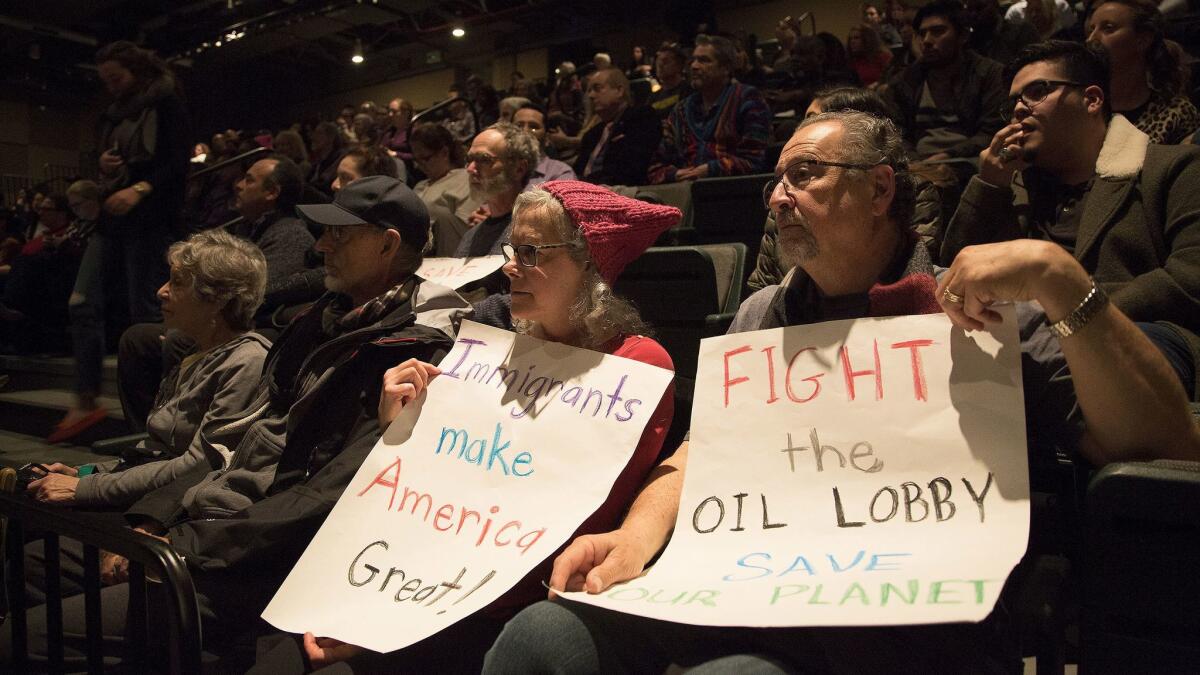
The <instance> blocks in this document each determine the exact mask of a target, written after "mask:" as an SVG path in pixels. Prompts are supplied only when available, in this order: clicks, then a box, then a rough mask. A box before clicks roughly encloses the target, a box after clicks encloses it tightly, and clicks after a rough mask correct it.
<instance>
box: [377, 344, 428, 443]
mask: <svg viewBox="0 0 1200 675" xmlns="http://www.w3.org/2000/svg"><path fill="white" fill-rule="evenodd" d="M441 372H442V371H441V369H440V368H438V367H437V366H435V365H433V364H431V363H425V362H424V361H418V360H416V359H409V360H407V361H405V362H404V363H401V364H400V365H398V366H396V367H394V368H389V369H388V370H387V372H385V373H384V374H383V389H382V391H380V392H379V428H380V429H387V428H388V426H389V425H390V424H391V423H392V420H394V419H396V416H397V415H399V414H400V411H401V410H403V409H404V406H406V405H408V404H409V403H410V402H412V401H413V399H415V398H417V397H418V396H420V395H421V392H423V391H425V387H428V386H429V381H430V380H432V379H433V378H434V377H436V376H437V375H440V374H441Z"/></svg>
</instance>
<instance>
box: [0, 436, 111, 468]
mask: <svg viewBox="0 0 1200 675" xmlns="http://www.w3.org/2000/svg"><path fill="white" fill-rule="evenodd" d="M105 459H108V457H106V456H104V455H97V454H95V453H93V452H92V451H91V449H89V448H87V447H81V446H77V445H68V444H66V443H59V444H58V445H50V444H48V443H46V439H44V438H41V437H37V436H27V435H25V434H18V433H14V432H12V431H0V467H4V466H11V467H12V468H14V469H17V468H20V467H22V466H24V465H26V464H28V463H30V462H39V463H41V464H53V463H54V462H62V463H63V464H70V465H71V466H79V465H80V464H88V463H90V462H96V461H102V460H105Z"/></svg>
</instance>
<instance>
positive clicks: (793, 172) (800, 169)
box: [763, 159, 885, 209]
mask: <svg viewBox="0 0 1200 675" xmlns="http://www.w3.org/2000/svg"><path fill="white" fill-rule="evenodd" d="M884 163H885V162H876V163H875V164H851V163H849V162H824V161H821V160H819V159H802V160H800V161H798V162H792V163H791V164H788V165H787V168H786V169H784V170H783V173H781V174H779V175H778V176H776V177H774V178H772V179H771V180H769V181H767V184H766V185H764V186H763V204H765V205H766V207H767V208H768V209H769V208H771V195H773V194H775V188H776V187H778V186H779V185H783V191H784V193H785V194H787V197H788V199H792V190H803V189H804V188H805V186H807V185H808V182H809V181H811V180H812V179H813V178H816V177H817V174H816V173H815V172H814V171H813V170H812V167H814V166H836V167H839V168H842V169H858V170H859V171H866V170H868V169H874V168H875V167H877V166H879V165H881V164H884Z"/></svg>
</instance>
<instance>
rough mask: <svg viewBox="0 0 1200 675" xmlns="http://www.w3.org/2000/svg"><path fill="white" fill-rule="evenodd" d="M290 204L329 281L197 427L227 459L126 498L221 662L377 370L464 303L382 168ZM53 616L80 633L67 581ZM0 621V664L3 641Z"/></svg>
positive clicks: (350, 436) (330, 473) (319, 495)
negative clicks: (247, 385) (233, 399)
mask: <svg viewBox="0 0 1200 675" xmlns="http://www.w3.org/2000/svg"><path fill="white" fill-rule="evenodd" d="M298 208H299V211H300V213H301V214H302V215H303V216H304V217H305V218H306V219H309V220H311V221H313V222H315V223H317V224H320V225H321V226H322V227H323V228H324V234H322V236H321V238H320V240H319V241H318V242H317V249H318V250H319V251H320V252H322V253H324V255H325V273H326V275H325V285H326V287H327V288H328V289H329V291H330V292H329V293H327V294H326V295H324V296H322V298H321V299H320V300H319V301H318V302H317V303H316V304H315V305H314V306H313V308H312V310H311V311H309V312H306V313H304V314H301V315H300V316H298V317H297V318H296V319H295V320H294V321H293V322H292V324H291V325H289V326H288V328H287V330H285V331H284V332H283V333H282V334H281V335H280V336H279V339H278V340H277V341H276V342H275V344H274V345H273V346H272V347H271V350H270V352H269V353H268V354H267V360H266V363H265V364H264V367H263V372H262V376H261V378H260V379H259V380H258V381H257V383H256V384H255V391H254V392H253V396H252V403H251V404H250V405H249V406H247V407H246V408H245V409H244V410H241V411H238V413H236V414H234V415H231V416H228V417H226V418H224V419H221V420H213V423H212V424H211V425H206V427H205V429H204V430H202V439H201V442H202V443H203V444H204V446H205V447H210V448H223V449H224V450H223V452H225V453H227V456H226V461H227V462H228V466H229V468H228V469H227V470H224V471H210V470H209V468H208V466H207V465H206V464H202V465H198V466H197V467H195V468H194V469H193V470H192V471H190V472H188V473H185V474H183V475H181V476H180V477H178V478H176V480H174V481H172V482H171V483H168V484H167V485H165V486H163V487H161V488H159V489H157V490H155V491H154V492H151V493H149V494H148V495H147V496H146V497H143V498H142V499H141V500H140V501H139V502H137V503H136V504H135V505H134V506H133V507H131V508H130V509H128V510H127V511H126V512H125V517H126V519H127V520H128V521H129V523H130V524H131V525H135V526H136V527H137V528H138V529H140V530H141V531H143V532H146V533H148V534H152V535H155V536H160V537H162V538H163V539H165V540H167V541H168V542H169V543H170V544H171V546H172V547H174V548H175V550H176V551H177V552H178V553H179V554H180V555H181V556H182V557H183V558H184V559H185V560H186V562H187V565H188V570H189V572H190V573H191V576H192V581H193V582H194V584H195V588H196V592H197V594H198V596H199V597H198V600H199V604H200V608H201V609H200V612H201V620H202V624H203V636H204V646H205V648H206V649H208V650H212V651H219V652H221V653H222V655H223V656H225V657H226V658H225V660H224V661H223V662H222V664H221V665H222V667H223V669H224V670H226V671H228V672H243V671H244V666H243V667H242V669H241V670H238V669H237V668H238V665H239V664H238V663H237V661H238V657H239V656H243V657H245V656H249V655H244V654H239V653H236V652H237V650H238V648H239V647H240V646H242V645H245V644H247V642H250V643H252V641H253V639H254V634H253V633H254V631H255V626H257V625H258V624H257V619H258V616H259V615H260V614H261V613H262V610H263V608H264V607H265V606H266V603H267V601H268V600H269V599H270V598H271V596H272V595H273V594H274V592H275V589H277V588H278V587H279V585H280V583H282V581H283V578H284V576H286V575H287V573H288V572H289V571H290V570H291V568H292V565H293V564H294V563H295V561H296V560H297V558H298V557H299V555H300V553H301V552H302V551H303V550H304V548H305V546H306V545H307V543H308V541H309V540H310V539H311V538H312V536H313V534H314V533H315V532H316V529H317V527H319V525H320V523H321V521H322V520H324V518H325V516H326V515H327V514H328V512H329V509H330V508H332V506H333V504H334V502H336V501H337V499H338V497H339V496H340V495H341V493H342V490H344V489H345V487H346V484H347V483H348V482H349V480H350V478H351V477H353V475H354V472H355V471H356V470H357V469H358V467H359V465H360V464H361V463H362V461H363V459H365V457H366V455H367V453H369V452H370V450H371V448H372V447H374V445H375V443H376V442H377V441H378V440H379V436H380V431H379V426H378V423H377V408H378V402H379V383H380V382H381V381H382V378H383V374H384V372H385V371H386V370H387V369H388V368H391V367H392V366H395V365H396V364H398V363H403V362H405V361H406V360H408V359H414V358H415V359H418V360H420V361H424V362H426V363H433V362H436V361H438V360H439V359H440V358H441V356H443V355H444V354H445V353H446V352H447V351H448V350H449V348H450V346H451V339H450V337H449V335H452V334H453V332H454V330H455V328H454V326H455V325H456V324H457V321H458V319H459V318H460V317H461V316H463V315H464V313H469V311H470V306H469V305H467V304H466V303H465V302H464V301H463V300H462V299H461V298H459V297H458V296H457V295H456V294H455V293H454V292H453V291H450V290H449V289H446V288H444V287H441V286H438V285H436V284H433V283H431V282H428V281H422V280H421V279H420V278H418V277H417V276H416V275H415V272H416V270H417V268H418V267H419V266H420V264H421V250H422V249H424V248H425V245H426V243H427V241H428V230H429V215H428V213H427V212H426V210H425V206H424V204H422V203H421V200H420V199H418V198H417V196H416V195H415V194H413V193H412V191H411V190H409V189H408V188H407V187H405V186H404V185H402V184H400V183H399V182H397V181H396V180H395V179H393V178H388V177H385V176H371V177H368V178H363V179H361V180H357V181H355V182H353V183H351V184H350V185H347V186H346V187H345V188H343V189H342V190H341V191H340V192H338V194H337V197H336V198H335V200H334V203H333V204H312V205H305V206H300V207H298ZM414 321H415V323H414ZM368 347H369V348H368ZM234 421H237V424H230V423H231V422H234ZM209 429H211V433H209ZM104 565H105V573H104V577H105V579H106V580H108V581H112V582H117V583H116V584H115V585H111V586H107V587H105V588H103V589H101V602H102V606H103V608H104V611H105V613H106V616H105V618H104V623H103V628H104V631H105V637H104V640H105V641H106V643H108V644H111V645H113V646H114V647H115V649H116V653H117V654H120V653H121V651H120V645H121V640H122V636H123V634H124V630H125V609H126V607H127V606H128V596H129V586H128V584H126V583H121V582H124V581H125V580H126V578H127V570H128V561H125V560H124V559H114V558H109V559H108V560H107V561H106V562H105V563H104ZM27 569H28V568H27ZM27 578H29V576H27ZM27 585H28V584H27ZM34 590H35V591H36V590H37V589H34ZM28 617H29V629H30V637H31V640H30V642H31V645H30V647H31V648H30V653H31V659H32V660H34V661H35V666H36V663H37V662H40V663H43V664H44V663H45V659H46V651H47V649H46V644H45V629H46V624H45V620H46V617H45V607H44V606H40V607H36V608H34V609H32V610H31V611H30V612H29V615H28ZM63 619H64V624H63V625H64V627H65V629H66V632H67V633H68V634H74V635H76V636H82V635H83V634H84V597H83V595H82V594H81V595H74V596H71V597H68V598H66V599H65V600H64V601H63ZM11 623H12V622H8V624H11ZM8 624H6V625H5V627H4V628H3V631H2V633H0V663H5V662H7V661H8V659H9V658H10V655H11V653H12V651H11V642H10V633H11V631H10V629H9V628H8ZM81 643H82V639H81V638H80V639H79V640H78V641H73V642H70V643H69V644H67V645H65V646H66V665H67V669H68V670H73V669H78V668H82V667H85V666H86V662H85V657H84V655H83V646H82V644H81ZM249 658H252V656H249Z"/></svg>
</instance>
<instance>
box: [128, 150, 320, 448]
mask: <svg viewBox="0 0 1200 675" xmlns="http://www.w3.org/2000/svg"><path fill="white" fill-rule="evenodd" d="M303 187H304V184H303V182H302V178H301V175H300V170H299V169H298V168H296V165H295V163H293V162H292V160H290V159H288V158H286V157H281V156H275V157H270V158H268V159H261V160H259V161H257V162H255V163H254V164H253V165H251V166H250V168H249V169H247V170H246V173H245V175H243V176H242V178H241V180H239V181H238V183H237V186H236V192H237V201H236V202H235V207H236V208H237V210H238V213H239V214H241V216H242V219H241V222H239V223H237V224H236V225H234V226H233V228H232V232H233V234H235V235H237V236H239V237H242V238H243V239H246V240H248V241H249V242H251V243H253V244H254V245H255V246H257V247H258V249H259V250H260V251H262V254H263V256H264V257H265V258H266V261H267V286H266V291H265V299H264V301H263V302H262V303H261V304H260V305H259V306H258V313H257V315H256V316H255V319H254V325H255V326H256V328H257V330H258V332H260V333H262V334H263V335H265V336H266V337H267V338H268V339H274V338H275V336H277V335H278V334H279V331H280V330H281V329H282V328H283V327H284V325H286V322H285V321H284V320H282V319H281V318H279V317H278V316H277V314H278V315H283V314H286V313H287V312H286V309H287V308H290V307H294V306H296V305H302V304H305V303H308V302H312V301H313V300H315V299H316V298H317V297H318V296H319V295H320V293H321V289H320V283H321V272H320V270H317V269H310V265H309V263H310V260H309V254H310V251H311V250H312V248H313V244H314V240H313V237H312V234H310V233H309V230H308V227H306V226H305V224H304V223H303V221H301V220H300V219H299V218H296V217H295V216H294V215H292V214H293V211H294V209H295V208H296V203H297V202H298V201H299V200H300V194H301V190H302V189H303ZM168 329H169V326H167V325H166V324H164V323H160V322H153V323H139V324H134V325H133V326H130V327H129V329H128V330H126V331H125V332H124V334H122V335H121V342H120V344H119V347H118V358H117V377H118V379H119V380H120V383H121V387H120V390H121V404H122V406H123V407H124V409H125V413H126V416H127V418H129V419H136V420H139V421H140V420H144V419H146V416H147V415H148V414H149V412H150V408H151V406H152V405H153V404H154V400H155V398H154V396H155V392H157V391H158V388H159V383H160V382H161V381H162V376H163V375H164V374H165V373H167V372H169V371H170V370H171V369H172V368H174V367H175V365H176V364H178V363H179V362H180V361H181V360H182V359H183V358H184V357H185V356H186V355H188V354H193V353H195V351H196V344H195V342H194V341H193V340H192V339H191V338H189V337H188V336H187V335H185V334H184V333H182V332H179V331H170V330H168ZM139 426H140V425H139Z"/></svg>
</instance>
